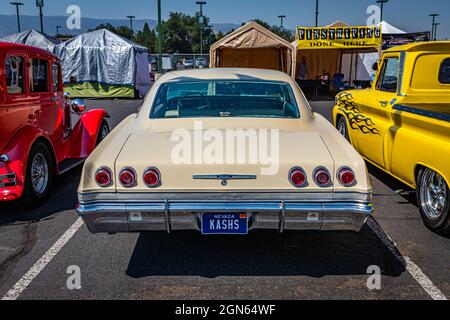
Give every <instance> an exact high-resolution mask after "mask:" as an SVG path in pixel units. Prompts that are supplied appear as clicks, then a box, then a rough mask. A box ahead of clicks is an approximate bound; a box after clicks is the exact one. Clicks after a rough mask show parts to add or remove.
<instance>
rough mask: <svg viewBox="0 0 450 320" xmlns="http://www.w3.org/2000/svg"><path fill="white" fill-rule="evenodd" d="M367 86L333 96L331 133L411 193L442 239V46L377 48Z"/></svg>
mask: <svg viewBox="0 0 450 320" xmlns="http://www.w3.org/2000/svg"><path fill="white" fill-rule="evenodd" d="M377 70H378V72H377V75H376V77H375V80H374V82H373V84H372V87H371V88H370V89H367V90H349V91H345V92H341V93H339V94H338V95H337V97H336V105H335V106H334V109H333V117H334V121H335V126H336V128H337V129H338V130H339V131H340V133H341V134H342V135H344V136H345V137H346V138H347V139H348V140H349V141H350V142H351V144H352V145H353V146H354V147H355V148H356V149H357V150H358V151H359V152H360V154H361V155H362V156H363V157H364V158H365V159H366V160H367V161H368V162H370V163H372V164H373V165H375V166H377V167H379V168H380V169H382V170H384V171H386V172H387V173H389V174H390V175H392V176H394V177H395V178H397V179H399V180H401V181H402V182H404V183H405V184H407V185H409V186H411V187H412V188H414V189H416V192H417V201H418V206H419V209H420V213H421V215H422V218H423V221H424V223H425V225H426V226H427V227H428V228H430V229H431V230H433V231H434V232H436V233H439V234H444V235H448V234H450V189H449V186H450V42H449V41H445V42H422V43H415V44H409V45H405V46H399V47H395V48H392V49H389V50H386V51H384V53H383V55H382V57H381V60H380V63H379V66H378V67H377Z"/></svg>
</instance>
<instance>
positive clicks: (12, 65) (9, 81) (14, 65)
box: [5, 56, 25, 94]
mask: <svg viewBox="0 0 450 320" xmlns="http://www.w3.org/2000/svg"><path fill="white" fill-rule="evenodd" d="M23 67H24V63H23V58H22V57H14V56H11V57H7V58H6V60H5V69H6V70H5V71H6V72H5V73H6V87H7V92H8V94H21V93H24V92H25V87H24V81H23V75H24V70H23Z"/></svg>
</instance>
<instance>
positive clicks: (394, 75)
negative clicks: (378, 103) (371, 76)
mask: <svg viewBox="0 0 450 320" xmlns="http://www.w3.org/2000/svg"><path fill="white" fill-rule="evenodd" d="M398 68H399V60H398V58H387V59H385V60H384V62H383V67H382V69H381V73H380V76H379V78H378V83H377V89H378V90H380V91H386V92H396V91H397V85H398V71H399V70H398Z"/></svg>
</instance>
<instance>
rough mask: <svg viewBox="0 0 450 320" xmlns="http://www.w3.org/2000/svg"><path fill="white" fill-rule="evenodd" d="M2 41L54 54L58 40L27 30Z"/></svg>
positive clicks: (1, 39)
mask: <svg viewBox="0 0 450 320" xmlns="http://www.w3.org/2000/svg"><path fill="white" fill-rule="evenodd" d="M0 41H4V42H12V43H19V44H25V45H28V46H33V47H37V48H40V49H44V50H47V51H50V52H54V50H55V47H56V45H57V44H58V40H56V39H55V38H52V37H50V36H48V35H46V34H42V33H40V32H39V31H36V30H27V31H23V32H20V33H16V34H13V35H10V36H6V37H3V38H0Z"/></svg>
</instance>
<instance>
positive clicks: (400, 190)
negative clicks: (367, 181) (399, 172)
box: [366, 162, 417, 207]
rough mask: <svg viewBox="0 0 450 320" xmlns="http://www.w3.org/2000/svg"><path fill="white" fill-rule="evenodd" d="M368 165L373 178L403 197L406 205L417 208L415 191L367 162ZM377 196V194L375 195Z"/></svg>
mask: <svg viewBox="0 0 450 320" xmlns="http://www.w3.org/2000/svg"><path fill="white" fill-rule="evenodd" d="M366 164H367V170H368V171H369V173H370V174H371V175H372V176H374V177H375V178H376V179H377V180H379V181H380V182H381V183H383V184H384V185H385V186H387V187H388V188H389V189H391V190H392V191H393V192H395V193H396V194H398V195H400V196H401V197H403V198H404V199H405V200H406V202H405V203H410V204H413V205H414V206H416V207H417V199H416V193H415V191H414V189H412V188H411V187H409V186H407V185H406V184H404V183H403V182H401V181H399V180H397V179H396V178H394V177H393V176H391V175H389V174H387V173H386V172H384V171H383V170H381V169H379V168H377V167H375V166H374V165H372V164H370V163H367V162H366ZM375 196H376V194H375Z"/></svg>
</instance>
